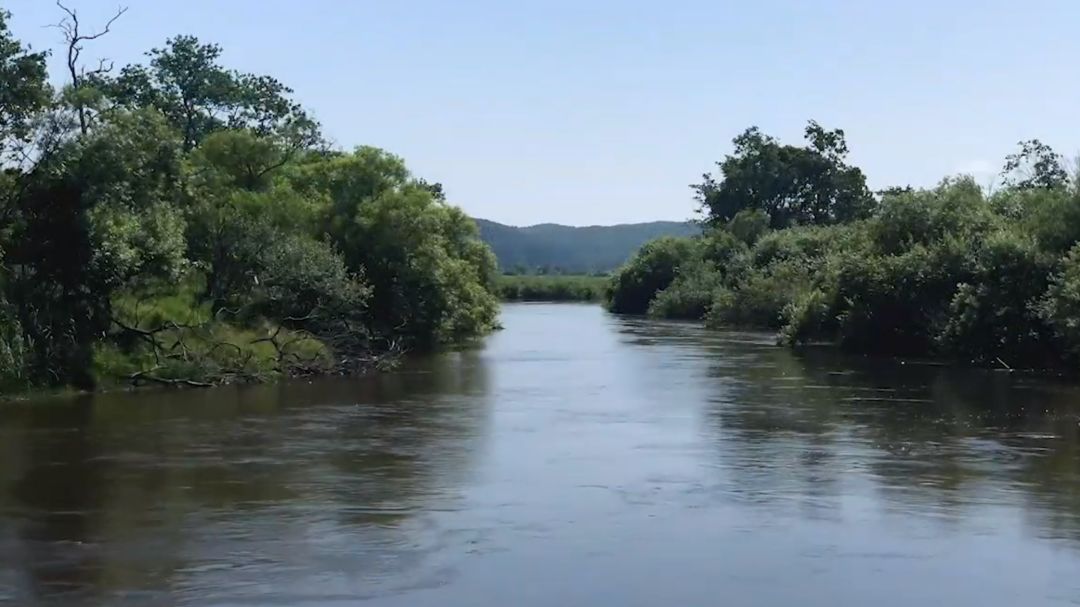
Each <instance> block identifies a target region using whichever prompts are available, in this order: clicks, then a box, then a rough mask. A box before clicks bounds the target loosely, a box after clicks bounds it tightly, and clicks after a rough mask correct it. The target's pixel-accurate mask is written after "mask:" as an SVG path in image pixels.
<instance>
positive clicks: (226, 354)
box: [0, 13, 497, 391]
mask: <svg viewBox="0 0 1080 607" xmlns="http://www.w3.org/2000/svg"><path fill="white" fill-rule="evenodd" d="M72 18H74V17H72ZM6 20H7V14H6V13H2V14H0V85H5V86H4V87H3V89H2V90H0V140H2V142H3V145H8V144H11V143H14V144H18V145H23V144H25V145H24V147H23V148H22V150H21V151H22V152H24V153H23V154H21V155H20V156H19V162H18V163H16V164H13V165H10V166H9V167H8V168H7V169H6V170H4V171H3V172H0V203H2V206H0V252H2V258H0V261H2V263H0V391H6V390H13V389H24V388H29V387H34V386H54V385H55V386H59V385H74V386H77V387H80V388H92V387H95V386H99V385H103V384H113V383H116V382H122V383H136V384H140V383H157V384H170V385H173V384H177V385H201V384H203V383H211V384H212V383H219V382H225V381H242V380H256V379H264V378H267V377H275V376H281V375H304V374H311V373H329V372H348V371H354V370H363V369H366V368H369V367H371V366H376V365H380V364H382V363H383V361H385V360H386V359H387V358H388V357H391V356H393V355H395V354H396V353H398V352H400V351H401V349H402V348H403V347H408V346H421V345H432V344H437V343H443V342H449V341H454V340H458V339H465V338H469V337H472V336H475V335H478V334H481V333H483V332H485V331H487V330H489V329H491V328H492V327H494V325H495V320H496V312H497V300H496V298H495V293H494V292H495V280H496V265H495V260H494V257H493V255H492V253H491V250H490V249H489V248H488V247H487V246H486V245H484V243H483V242H482V241H481V240H480V239H479V237H478V235H477V228H476V225H475V223H474V222H473V221H472V220H471V219H469V218H468V217H467V216H465V214H464V213H462V212H461V210H460V209H457V208H456V207H453V206H451V205H449V204H448V203H447V202H446V199H445V195H444V193H443V190H442V186H441V185H440V184H431V183H428V182H426V181H423V180H421V179H416V178H414V177H413V176H412V175H411V174H410V173H409V171H408V170H407V168H406V166H405V164H404V162H403V161H402V160H401V159H400V158H398V157H396V156H393V155H391V154H388V153H386V152H384V151H382V150H379V149H376V148H370V147H365V148H360V149H358V150H356V151H355V152H354V153H343V152H337V151H328V150H326V149H323V148H322V147H321V146H322V142H321V141H320V138H319V136H318V129H317V125H315V123H314V122H313V121H311V120H310V119H309V118H308V117H307V116H306V114H305V113H304V112H303V110H302V109H301V108H300V106H299V105H298V104H296V103H295V102H293V101H292V100H290V99H289V94H290V93H291V91H290V90H289V89H287V88H286V87H285V86H284V85H282V84H281V83H279V82H277V81H276V80H274V79H272V78H269V77H263V76H254V75H250V74H242V73H238V72H235V71H232V70H229V69H226V68H225V67H223V66H221V65H220V63H219V61H220V57H221V49H220V48H219V47H217V46H216V45H212V44H203V43H200V42H199V41H198V40H196V39H195V38H192V37H185V36H181V37H177V38H173V39H171V40H169V41H168V43H167V45H166V46H165V47H164V48H162V49H154V50H152V51H151V52H150V53H149V57H150V61H149V65H148V66H128V67H126V68H124V69H122V70H121V71H120V73H119V75H118V76H117V77H115V78H112V77H109V76H108V74H107V73H105V72H104V71H93V72H84V73H82V74H81V75H80V76H78V77H77V78H76V84H75V85H74V86H72V87H69V88H68V89H66V90H65V91H64V92H63V93H62V94H61V95H59V96H56V97H52V96H51V91H50V90H49V89H48V87H47V86H46V84H45V74H44V55H41V54H38V55H34V54H31V53H29V52H28V51H26V50H25V49H24V48H23V47H22V46H21V45H20V44H19V43H17V42H15V41H13V40H12V39H11V38H10V37H9V36H8V34H7V29H6ZM5 83H6V84H5ZM76 118H77V119H76ZM0 152H3V150H0Z"/></svg>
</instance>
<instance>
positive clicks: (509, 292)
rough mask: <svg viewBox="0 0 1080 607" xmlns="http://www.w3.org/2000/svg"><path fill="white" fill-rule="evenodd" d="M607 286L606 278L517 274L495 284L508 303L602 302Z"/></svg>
mask: <svg viewBox="0 0 1080 607" xmlns="http://www.w3.org/2000/svg"><path fill="white" fill-rule="evenodd" d="M607 282H608V279H607V277H606V276H575V275H567V276H564V275H558V274H548V275H529V274H517V275H506V276H500V277H499V279H498V280H497V281H496V284H497V285H498V293H499V297H501V298H502V299H503V300H506V301H600V300H602V299H604V297H605V294H606V289H607Z"/></svg>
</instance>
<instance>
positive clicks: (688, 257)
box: [610, 237, 701, 314]
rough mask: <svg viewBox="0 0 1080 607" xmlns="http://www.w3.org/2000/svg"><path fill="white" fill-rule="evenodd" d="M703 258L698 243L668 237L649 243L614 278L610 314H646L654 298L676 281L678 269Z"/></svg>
mask: <svg viewBox="0 0 1080 607" xmlns="http://www.w3.org/2000/svg"><path fill="white" fill-rule="evenodd" d="M700 258H701V243H700V241H698V240H693V239H690V238H673V237H665V238H658V239H656V240H653V241H651V242H648V243H646V244H645V245H644V246H642V247H641V249H640V250H639V251H638V252H637V254H636V255H634V257H633V258H631V259H630V261H629V262H627V263H626V265H624V266H623V267H622V268H620V269H619V270H618V271H617V272H616V273H615V274H614V275H613V276H612V277H611V282H610V307H611V311H612V312H617V313H623V314H644V313H645V312H646V311H648V309H649V304H651V303H652V300H653V298H655V297H656V295H657V294H658V293H659V292H660V291H662V290H664V289H666V288H667V287H668V285H670V284H671V283H672V282H673V281H674V280H675V277H676V276H677V275H678V271H679V268H680V267H681V266H682V265H683V264H686V263H689V262H691V261H694V260H698V259H700Z"/></svg>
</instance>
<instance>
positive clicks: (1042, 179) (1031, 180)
mask: <svg viewBox="0 0 1080 607" xmlns="http://www.w3.org/2000/svg"><path fill="white" fill-rule="evenodd" d="M1019 145H1020V151H1018V152H1016V153H1014V154H1009V155H1008V156H1006V157H1005V168H1004V169H1002V171H1001V176H1002V181H1003V182H1004V185H1005V186H1006V187H1007V188H1011V189H1018V190H1030V189H1044V190H1057V189H1064V188H1065V187H1066V186H1067V185H1068V183H1069V175H1068V173H1067V172H1066V171H1065V166H1064V158H1062V156H1061V154H1058V153H1057V152H1055V151H1054V150H1053V149H1052V148H1051V147H1050V146H1048V145H1046V144H1045V143H1043V142H1041V141H1039V140H1038V139H1029V140H1028V141H1021V142H1020V143H1019Z"/></svg>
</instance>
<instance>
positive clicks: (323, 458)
mask: <svg viewBox="0 0 1080 607" xmlns="http://www.w3.org/2000/svg"><path fill="white" fill-rule="evenodd" d="M502 323H503V324H504V325H505V330H503V331H500V332H498V333H496V334H494V335H492V336H491V337H490V338H488V339H487V340H486V341H485V342H483V343H482V344H480V345H479V346H478V347H477V348H475V349H471V350H466V351H461V352H454V353H446V354H442V355H439V356H436V357H432V358H428V359H424V360H417V361H413V362H410V363H409V364H407V365H405V366H404V367H403V368H402V369H401V370H399V371H396V372H394V373H390V374H386V375H382V376H378V377H369V378H363V379H358V380H357V379H354V380H340V379H335V380H318V381H313V382H291V383H283V384H278V385H265V386H249V387H228V388H220V389H214V390H205V391H199V390H189V391H148V392H136V393H116V394H107V395H98V396H86V397H78V398H67V399H49V400H45V401H42V402H21V403H14V404H4V405H0V605H5V606H6V605H18V606H20V607H21V606H36V605H48V606H54V605H55V606H61V605H62V606H65V607H67V606H73V607H90V606H97V605H110V606H111V605H119V606H128V605H133V606H134V605H138V606H142V605H146V606H151V605H152V606H159V605H181V606H187V605H199V606H203V605H209V606H231V605H250V606H262V605H283V606H286V605H287V606H294V605H298V606H316V605H319V606H321V605H353V604H364V605H372V606H382V605H392V606H402V607H405V606H408V607H422V606H428V605H430V606H439V607H446V606H456V605H461V606H469V607H484V606H489V605H490V606H500V607H501V606H504V605H513V606H526V607H527V606H541V605H544V606H547V605H551V606H560V607H566V606H576V605H580V606H594V605H595V606H638V605H640V606H653V605H655V606H665V607H666V606H684V605H685V606H690V605H702V606H704V605H776V606H781V605H783V606H788V605H800V606H819V605H820V606H822V607H825V606H828V607H834V606H838V605H875V606H877V607H882V606H891V605H896V606H903V607H910V606H912V605H979V606H981V607H987V606H999V605H1000V606H1016V605H1024V606H1030V607H1035V606H1038V605H1070V604H1078V603H1080V425H1078V421H1080V389H1077V388H1076V387H1074V386H1070V385H1069V384H1066V383H1061V382H1056V381H1051V380H1046V379H1034V378H1030V377H1023V376H1019V375H1010V374H1005V373H1000V372H986V371H972V370H956V369H948V368H946V367H942V366H937V365H926V364H912V363H909V364H899V363H896V362H888V361H880V360H876V361H875V360H869V359H863V358H852V357H846V356H842V355H840V354H838V353H836V352H834V351H832V350H829V349H824V348H821V349H811V350H806V351H801V352H792V351H790V350H787V349H784V348H778V347H775V346H773V345H772V341H771V339H770V338H769V337H768V336H764V335H760V334H748V333H713V332H708V331H704V330H702V329H700V328H698V327H696V326H694V325H689V324H677V323H656V322H649V321H644V320H638V319H624V318H618V317H614V316H611V315H608V314H607V313H605V312H604V311H603V310H602V309H601V308H600V307H598V306H589V305H572V304H563V305H558V304H518V305H507V306H505V308H504V310H503V314H502Z"/></svg>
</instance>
